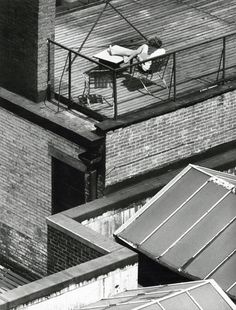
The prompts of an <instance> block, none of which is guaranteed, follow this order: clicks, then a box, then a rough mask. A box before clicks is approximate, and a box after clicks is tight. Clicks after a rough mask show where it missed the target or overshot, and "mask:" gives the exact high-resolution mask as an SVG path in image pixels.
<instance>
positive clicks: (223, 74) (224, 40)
mask: <svg viewBox="0 0 236 310" xmlns="http://www.w3.org/2000/svg"><path fill="white" fill-rule="evenodd" d="M222 56H223V64H222V66H223V68H222V70H223V72H222V80H223V82H222V83H223V84H224V83H225V60H226V59H225V56H226V37H224V38H223V55H222Z"/></svg>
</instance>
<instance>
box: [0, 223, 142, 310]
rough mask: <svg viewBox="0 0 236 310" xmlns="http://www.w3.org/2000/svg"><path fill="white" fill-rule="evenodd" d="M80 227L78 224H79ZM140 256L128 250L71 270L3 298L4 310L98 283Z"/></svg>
mask: <svg viewBox="0 0 236 310" xmlns="http://www.w3.org/2000/svg"><path fill="white" fill-rule="evenodd" d="M77 224H78V223H77ZM137 260H138V258H137V254H135V253H134V252H133V251H131V250H128V249H127V248H125V247H121V246H120V247H119V248H117V249H116V250H115V251H113V252H111V253H108V254H106V255H104V256H101V257H98V258H96V259H93V260H91V261H88V262H86V263H82V264H80V265H77V266H74V267H71V268H68V269H66V270H63V271H60V272H57V273H55V274H52V275H50V276H47V277H44V278H42V279H40V280H36V281H34V282H31V283H29V284H26V285H23V286H20V287H17V288H15V289H13V290H10V291H8V292H6V293H4V294H1V299H0V309H1V310H8V309H11V308H14V307H17V306H20V305H23V304H27V303H30V302H32V301H35V300H38V299H43V298H44V297H45V298H47V297H48V296H49V295H51V294H55V293H58V292H60V291H61V290H63V289H64V288H66V287H68V286H69V285H71V284H79V283H82V282H84V281H89V280H92V279H96V278H98V277H99V276H102V275H106V274H108V273H109V272H111V271H114V270H116V269H118V268H124V267H125V266H127V265H132V264H136V263H137Z"/></svg>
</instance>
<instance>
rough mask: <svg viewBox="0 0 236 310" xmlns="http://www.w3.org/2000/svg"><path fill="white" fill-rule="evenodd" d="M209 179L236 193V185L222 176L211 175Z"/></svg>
mask: <svg viewBox="0 0 236 310" xmlns="http://www.w3.org/2000/svg"><path fill="white" fill-rule="evenodd" d="M209 181H210V182H213V183H215V184H217V185H220V186H222V187H224V188H226V189H227V190H229V191H231V192H232V193H234V194H235V193H236V186H235V185H234V184H232V183H230V182H228V181H226V180H225V179H224V178H221V177H219V176H212V177H210V179H209Z"/></svg>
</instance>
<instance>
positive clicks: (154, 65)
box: [133, 55, 170, 97]
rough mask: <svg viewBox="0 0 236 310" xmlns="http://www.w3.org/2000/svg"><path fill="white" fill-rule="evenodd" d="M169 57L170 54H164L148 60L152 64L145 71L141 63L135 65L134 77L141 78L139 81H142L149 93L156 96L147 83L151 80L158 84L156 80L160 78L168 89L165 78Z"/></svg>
mask: <svg viewBox="0 0 236 310" xmlns="http://www.w3.org/2000/svg"><path fill="white" fill-rule="evenodd" d="M169 58H170V56H169V55H162V56H159V57H158V58H156V59H153V60H148V61H151V66H150V69H149V70H147V71H144V70H143V69H142V67H141V65H137V66H135V67H134V70H133V77H135V78H138V79H139V81H140V82H141V83H142V85H143V87H144V88H145V90H146V92H147V93H148V94H149V95H151V96H154V97H155V95H154V94H153V93H152V92H151V91H150V90H149V89H148V85H147V84H148V83H150V82H152V83H155V84H156V85H158V83H157V82H156V81H157V80H160V81H161V82H162V83H163V85H164V87H165V88H166V89H168V86H167V83H166V80H165V72H166V68H167V65H168V61H169Z"/></svg>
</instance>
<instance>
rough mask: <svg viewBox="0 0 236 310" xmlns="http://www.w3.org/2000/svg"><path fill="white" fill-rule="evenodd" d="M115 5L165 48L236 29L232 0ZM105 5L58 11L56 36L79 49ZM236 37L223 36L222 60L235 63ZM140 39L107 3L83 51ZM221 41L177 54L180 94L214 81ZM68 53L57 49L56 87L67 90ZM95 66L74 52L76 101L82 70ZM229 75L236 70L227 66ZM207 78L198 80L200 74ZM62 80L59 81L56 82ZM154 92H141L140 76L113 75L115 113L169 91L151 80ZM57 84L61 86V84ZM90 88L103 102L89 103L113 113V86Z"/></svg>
mask: <svg viewBox="0 0 236 310" xmlns="http://www.w3.org/2000/svg"><path fill="white" fill-rule="evenodd" d="M111 3H112V5H113V6H114V7H115V8H117V9H118V10H119V11H120V12H121V13H122V14H123V15H124V16H125V17H126V18H127V19H128V20H129V21H130V22H131V23H132V24H133V25H134V26H135V27H136V28H137V29H138V30H139V31H141V32H142V34H143V35H144V36H145V37H148V36H150V35H153V34H156V35H158V36H160V37H161V39H162V40H163V44H164V48H165V49H166V51H167V52H173V51H175V50H177V49H181V48H187V47H190V46H191V45H193V44H198V43H203V42H206V41H208V40H211V39H214V38H217V37H219V36H224V35H226V34H227V33H232V32H234V31H235V32H236V24H235V22H234V20H236V19H235V17H236V0H228V1H227V3H226V1H225V0H182V1H181V0H175V1H173V0H114V1H112V2H111ZM103 7H104V4H100V5H96V6H93V7H89V8H87V9H83V10H77V11H73V12H70V13H67V14H63V15H60V16H57V18H56V32H55V41H56V42H58V43H60V44H62V45H65V46H67V47H69V48H71V49H73V50H75V51H77V50H78V49H79V46H80V45H81V44H82V42H83V40H84V39H85V38H86V36H87V34H88V32H89V31H90V29H91V27H92V26H93V25H94V22H95V20H96V19H97V17H98V14H99V13H100V12H101V10H102V9H103ZM235 41H236V36H234V37H233V38H232V39H227V41H226V43H227V50H226V56H227V59H226V65H227V66H235V65H236V58H235V55H236V44H235ZM143 42H144V39H143V37H142V36H141V35H140V34H139V33H138V32H136V31H135V30H134V29H133V28H132V27H131V26H129V25H128V23H127V22H126V21H125V20H124V19H122V18H121V17H120V16H119V15H118V14H117V13H116V12H115V11H114V10H113V9H112V8H111V7H110V6H109V5H108V7H107V9H106V11H105V12H104V14H103V15H102V17H101V19H100V20H99V22H98V23H97V25H96V27H95V28H94V30H93V31H92V33H91V35H90V37H89V38H88V40H87V41H86V43H85V44H84V46H83V48H82V50H81V53H82V54H83V55H86V56H88V57H92V56H93V55H94V54H96V53H98V52H100V51H102V50H103V49H105V48H106V47H108V46H109V45H110V44H120V45H123V46H127V47H129V48H135V47H137V46H139V45H140V44H142V43H143ZM222 46H223V45H222V40H217V41H215V42H214V43H208V44H206V45H204V46H203V45H201V46H199V47H195V48H191V49H188V50H185V51H182V52H179V53H178V54H177V93H178V94H179V95H181V94H184V93H185V92H189V91H190V90H197V89H200V88H205V87H207V85H208V84H209V83H212V82H214V80H215V79H216V76H217V74H216V73H214V74H213V72H215V71H216V70H217V68H218V66H219V63H220V56H221V51H222ZM67 55H68V54H67V52H65V51H62V50H60V49H59V48H56V49H55V91H56V92H60V94H61V95H63V96H67V95H68V72H67V71H64V73H63V69H65V68H66V67H67V64H66V65H65V62H66V58H67ZM94 67H96V64H93V63H90V62H89V61H87V60H84V59H81V58H80V57H77V58H76V59H75V61H74V63H73V66H72V98H73V100H74V101H75V102H78V103H79V102H80V101H79V100H78V96H81V95H82V94H83V91H84V75H83V73H84V72H86V71H88V70H89V69H92V68H94ZM171 68H172V59H170V61H169V64H168V68H167V71H166V75H165V77H166V80H167V83H169V82H170V78H171ZM226 73H227V74H228V76H233V75H234V74H235V73H236V70H233V69H232V70H228V71H227V72H226ZM203 74H205V75H206V77H205V78H202V79H198V77H199V76H200V75H203ZM207 75H208V76H207ZM60 82H61V83H60ZM59 86H60V87H59ZM150 87H151V89H152V91H153V92H154V93H155V95H156V96H157V97H152V96H150V95H147V94H145V92H144V89H143V88H142V85H141V84H140V82H139V81H137V80H135V79H133V80H132V81H131V82H130V80H129V79H128V75H127V74H126V73H125V74H123V75H121V76H119V77H118V79H117V93H118V113H119V115H122V114H126V113H128V112H132V111H135V110H137V109H141V108H143V107H146V106H149V105H153V104H161V103H162V101H163V100H165V99H167V98H168V90H166V89H163V88H162V87H161V86H160V85H157V86H155V85H154V84H151V85H150ZM59 88H60V89H59ZM91 93H92V94H97V95H101V96H103V98H109V99H107V100H108V102H109V104H108V103H107V102H106V100H105V101H103V104H101V102H98V103H95V104H91V105H90V108H91V109H93V110H94V111H97V112H99V113H101V114H103V115H104V116H106V117H113V113H114V107H113V104H112V98H111V96H112V89H111V87H110V84H109V83H108V84H107V85H106V87H105V88H92V87H91Z"/></svg>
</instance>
